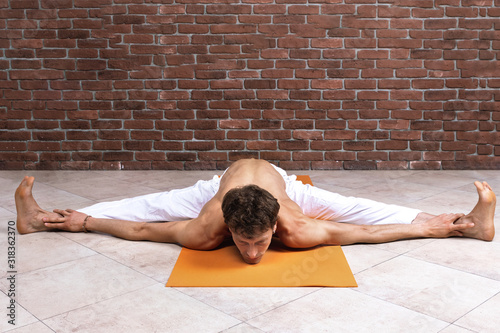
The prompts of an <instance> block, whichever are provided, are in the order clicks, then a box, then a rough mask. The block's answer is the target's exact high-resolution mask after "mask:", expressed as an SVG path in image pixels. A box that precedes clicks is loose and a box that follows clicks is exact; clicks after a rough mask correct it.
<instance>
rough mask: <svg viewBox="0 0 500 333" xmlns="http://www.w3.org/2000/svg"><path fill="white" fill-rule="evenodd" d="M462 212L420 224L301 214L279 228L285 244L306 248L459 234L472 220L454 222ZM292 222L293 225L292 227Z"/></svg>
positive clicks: (469, 226)
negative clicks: (353, 221)
mask: <svg viewBox="0 0 500 333" xmlns="http://www.w3.org/2000/svg"><path fill="white" fill-rule="evenodd" d="M461 216H463V214H443V215H439V216H436V217H434V218H432V219H429V220H428V221H426V222H425V223H420V224H387V225H354V224H348V223H336V222H331V221H323V220H314V219H310V218H307V217H305V218H302V219H300V220H298V221H297V222H295V223H294V224H293V225H290V226H288V227H287V228H286V229H285V230H284V231H282V233H281V235H280V238H281V239H282V241H283V242H284V243H285V245H287V246H290V247H297V248H307V247H313V246H316V245H321V244H326V245H348V244H355V243H386V242H392V241H396V240H401V239H410V238H422V237H433V238H443V237H451V236H462V233H461V231H463V230H465V229H469V228H472V227H473V226H474V224H473V223H468V224H454V223H453V222H455V221H456V220H457V219H458V218H460V217H461ZM292 226H293V227H292Z"/></svg>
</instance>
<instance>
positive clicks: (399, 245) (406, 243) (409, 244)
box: [369, 238, 436, 254]
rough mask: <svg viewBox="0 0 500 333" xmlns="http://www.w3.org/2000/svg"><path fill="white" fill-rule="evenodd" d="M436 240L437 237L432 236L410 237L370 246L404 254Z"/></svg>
mask: <svg viewBox="0 0 500 333" xmlns="http://www.w3.org/2000/svg"><path fill="white" fill-rule="evenodd" d="M435 241H436V239H431V238H422V239H408V240H401V241H395V242H390V243H382V244H373V245H369V246H370V247H374V248H377V249H380V250H385V251H390V252H394V253H398V254H404V253H407V252H408V251H411V250H414V249H418V248H420V247H421V246H424V245H425V244H429V243H432V242H435Z"/></svg>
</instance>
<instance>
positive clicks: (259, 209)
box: [222, 185, 280, 264]
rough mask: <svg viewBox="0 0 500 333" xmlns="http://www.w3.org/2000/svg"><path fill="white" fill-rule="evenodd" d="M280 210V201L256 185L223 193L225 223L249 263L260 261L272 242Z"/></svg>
mask: <svg viewBox="0 0 500 333" xmlns="http://www.w3.org/2000/svg"><path fill="white" fill-rule="evenodd" d="M279 209H280V205H279V203H278V200H276V198H275V197H273V196H272V194H271V193H269V192H268V191H266V190H264V189H263V188H260V187H259V186H257V185H246V186H243V187H237V188H234V189H232V190H230V191H228V192H227V193H226V195H225V196H224V199H223V200H222V212H223V214H224V222H225V223H226V224H227V226H228V227H229V230H230V231H231V234H232V235H233V240H234V242H235V244H236V246H237V247H238V249H239V250H240V252H241V255H242V256H243V259H244V260H245V261H246V262H247V263H250V264H256V263H258V262H259V261H260V260H261V259H262V256H263V255H264V253H265V252H266V250H267V248H268V247H269V245H270V244H271V239H272V235H273V233H274V231H275V230H276V220H277V219H278V212H279Z"/></svg>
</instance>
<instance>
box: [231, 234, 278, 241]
mask: <svg viewBox="0 0 500 333" xmlns="http://www.w3.org/2000/svg"><path fill="white" fill-rule="evenodd" d="M232 234H233V236H236V237H237V238H238V239H241V240H249V241H253V242H254V241H259V240H266V239H267V238H269V233H268V232H263V233H258V234H255V235H251V236H250V235H243V234H239V233H236V232H232Z"/></svg>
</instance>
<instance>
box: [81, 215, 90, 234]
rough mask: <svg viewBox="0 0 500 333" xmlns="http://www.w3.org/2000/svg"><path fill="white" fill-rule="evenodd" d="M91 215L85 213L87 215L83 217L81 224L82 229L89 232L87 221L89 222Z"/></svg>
mask: <svg viewBox="0 0 500 333" xmlns="http://www.w3.org/2000/svg"><path fill="white" fill-rule="evenodd" d="M91 217H92V216H90V215H87V217H85V219H84V220H83V224H82V231H83V232H85V233H87V232H89V226H88V223H89V220H90V218H91Z"/></svg>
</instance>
